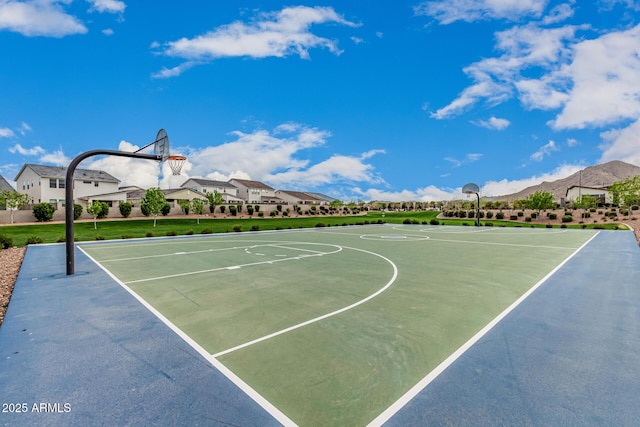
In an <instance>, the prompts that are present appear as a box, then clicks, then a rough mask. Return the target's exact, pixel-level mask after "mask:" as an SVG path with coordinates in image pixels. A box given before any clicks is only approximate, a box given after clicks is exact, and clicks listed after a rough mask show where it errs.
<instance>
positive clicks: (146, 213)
mask: <svg viewBox="0 0 640 427" xmlns="http://www.w3.org/2000/svg"><path fill="white" fill-rule="evenodd" d="M140 211H141V212H142V215H144V216H149V215H151V209H149V205H147V204H146V203H143V204H141V205H140Z"/></svg>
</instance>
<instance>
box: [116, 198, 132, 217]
mask: <svg viewBox="0 0 640 427" xmlns="http://www.w3.org/2000/svg"><path fill="white" fill-rule="evenodd" d="M132 208H133V205H131V203H129V202H120V204H119V205H118V209H120V215H122V216H123V217H124V218H129V215H131V209H132Z"/></svg>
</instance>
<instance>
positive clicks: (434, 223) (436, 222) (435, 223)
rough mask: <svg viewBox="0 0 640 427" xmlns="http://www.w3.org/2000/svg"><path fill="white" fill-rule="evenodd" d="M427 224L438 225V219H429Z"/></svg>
mask: <svg viewBox="0 0 640 427" xmlns="http://www.w3.org/2000/svg"><path fill="white" fill-rule="evenodd" d="M429 224H431V225H440V221H438V220H437V219H435V218H433V219H432V220H431V221H429Z"/></svg>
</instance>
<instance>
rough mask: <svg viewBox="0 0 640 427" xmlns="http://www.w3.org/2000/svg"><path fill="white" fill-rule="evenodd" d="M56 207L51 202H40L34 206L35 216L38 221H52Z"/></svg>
mask: <svg viewBox="0 0 640 427" xmlns="http://www.w3.org/2000/svg"><path fill="white" fill-rule="evenodd" d="M55 211H56V209H55V208H54V207H53V205H52V204H51V203H38V204H37V205H35V206H34V207H33V216H35V217H36V220H37V221H38V222H45V221H51V220H52V219H53V213H54V212H55Z"/></svg>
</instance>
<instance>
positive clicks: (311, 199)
mask: <svg viewBox="0 0 640 427" xmlns="http://www.w3.org/2000/svg"><path fill="white" fill-rule="evenodd" d="M275 195H276V197H278V198H280V199H282V200H283V201H285V202H287V203H288V204H291V205H325V204H327V202H326V201H324V200H322V199H320V198H318V197H316V196H313V195H312V194H311V193H303V192H302V191H290V190H278V191H276V193H275Z"/></svg>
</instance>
